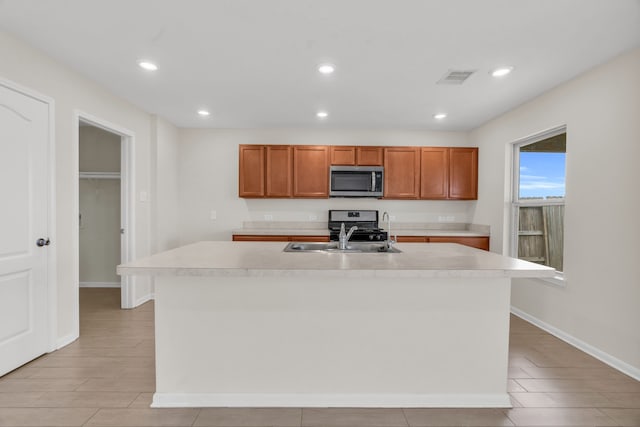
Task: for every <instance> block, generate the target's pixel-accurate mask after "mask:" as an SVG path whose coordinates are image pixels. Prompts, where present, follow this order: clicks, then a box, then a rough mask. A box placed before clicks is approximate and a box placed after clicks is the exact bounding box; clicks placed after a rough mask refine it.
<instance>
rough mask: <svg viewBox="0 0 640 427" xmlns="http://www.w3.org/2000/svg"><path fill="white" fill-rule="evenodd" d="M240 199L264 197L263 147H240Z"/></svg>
mask: <svg viewBox="0 0 640 427" xmlns="http://www.w3.org/2000/svg"><path fill="white" fill-rule="evenodd" d="M239 157H240V166H239V167H240V177H239V187H238V195H239V196H240V197H264V196H265V191H264V188H265V186H264V181H265V179H264V145H241V146H240V152H239Z"/></svg>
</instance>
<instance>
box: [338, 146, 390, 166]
mask: <svg viewBox="0 0 640 427" xmlns="http://www.w3.org/2000/svg"><path fill="white" fill-rule="evenodd" d="M383 160H384V159H383V155H382V147H368V146H364V147H361V146H358V147H354V146H349V145H344V146H342V145H332V146H331V164H332V165H337V166H382V164H383Z"/></svg>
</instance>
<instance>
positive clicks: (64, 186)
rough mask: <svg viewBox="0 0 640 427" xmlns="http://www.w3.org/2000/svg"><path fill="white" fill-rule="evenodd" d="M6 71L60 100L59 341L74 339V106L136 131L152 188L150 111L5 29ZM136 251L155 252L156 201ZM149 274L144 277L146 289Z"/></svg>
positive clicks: (139, 209)
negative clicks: (152, 237)
mask: <svg viewBox="0 0 640 427" xmlns="http://www.w3.org/2000/svg"><path fill="white" fill-rule="evenodd" d="M0 52H1V55H0V56H1V57H2V60H1V61H0V77H2V78H4V79H7V80H10V81H13V82H15V83H17V84H19V85H21V86H24V87H26V88H29V89H31V90H34V91H37V92H39V93H41V94H43V95H46V96H48V97H50V98H53V99H54V101H55V123H54V125H55V144H56V159H55V168H56V172H55V173H56V230H55V235H56V236H57V239H56V240H53V241H52V244H53V245H55V248H56V250H57V287H58V293H57V301H58V303H57V311H58V316H57V318H58V343H59V344H61V343H66V342H69V341H70V340H73V339H74V338H75V337H76V336H77V334H78V318H77V313H78V312H77V304H78V283H77V280H78V279H77V277H78V265H76V264H75V263H74V262H73V260H74V253H77V250H78V246H77V241H74V239H72V236H74V234H76V233H77V231H75V230H76V229H77V227H78V217H77V215H76V213H74V206H76V205H77V201H75V200H73V199H74V192H73V191H72V189H73V188H74V187H75V186H76V185H77V182H76V180H75V174H76V173H77V172H76V168H77V161H78V160H77V156H78V147H77V143H76V135H77V129H75V126H76V123H75V122H74V119H73V118H74V112H75V111H76V110H80V111H82V112H85V113H88V114H90V115H92V116H95V117H97V118H100V119H102V120H106V121H108V122H111V123H113V124H116V125H118V126H120V127H122V128H126V129H129V130H131V131H133V132H134V133H135V165H136V175H135V183H136V190H137V192H139V191H148V189H149V185H150V174H149V163H150V150H149V140H150V137H149V133H150V117H149V114H147V113H146V112H144V111H142V110H140V109H138V108H136V107H135V106H133V105H131V104H129V103H127V102H125V101H123V100H122V99H120V98H118V97H116V96H114V95H112V94H111V93H109V92H108V91H107V90H105V89H104V88H103V87H101V86H99V85H97V84H95V83H93V82H91V81H89V80H88V79H86V78H85V77H83V76H82V75H80V74H78V73H77V72H75V71H73V70H71V69H69V68H67V67H65V66H63V65H61V64H59V63H57V62H55V61H54V60H52V59H51V58H49V57H48V56H46V55H45V54H43V53H42V52H40V51H38V50H36V49H33V48H31V47H30V46H28V45H26V44H25V43H23V42H21V41H19V40H17V39H15V38H13V37H11V36H9V35H7V34H6V33H2V32H0ZM138 200H139V199H138ZM135 209H136V224H135V225H136V236H135V244H136V256H137V257H140V256H144V255H147V254H149V251H150V245H149V238H150V234H151V229H150V227H149V218H150V204H149V203H147V202H139V201H138V202H136V206H135ZM147 282H149V281H148V279H147V278H144V277H140V278H138V283H139V284H140V287H141V291H142V292H145V289H144V288H145V287H146V286H147V285H146V283H147Z"/></svg>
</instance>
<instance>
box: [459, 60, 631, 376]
mask: <svg viewBox="0 0 640 427" xmlns="http://www.w3.org/2000/svg"><path fill="white" fill-rule="evenodd" d="M561 124H566V125H567V177H566V188H567V189H566V212H565V259H564V268H565V277H566V279H567V284H566V287H564V288H562V287H557V286H554V285H550V284H545V283H542V282H539V281H534V280H529V281H518V282H516V283H514V287H513V296H512V304H513V306H515V307H516V308H518V309H520V310H522V311H524V312H525V313H527V314H529V315H532V316H534V317H536V318H538V319H540V320H542V321H544V322H546V323H548V324H550V325H552V326H554V327H556V328H559V329H560V330H562V331H564V332H565V333H567V334H570V335H572V336H573V337H575V338H577V339H579V340H582V341H584V342H586V343H588V344H590V345H591V346H593V347H595V348H597V349H599V350H601V351H604V352H605V353H607V354H609V355H611V356H613V357H614V358H617V359H619V360H621V361H622V362H624V363H627V364H628V365H631V366H632V367H634V368H635V370H636V372H637V373H638V374H640V333H639V332H638V326H639V325H640V309H639V308H638V305H639V303H640V282H639V281H640V262H638V261H639V260H640V246H639V245H638V240H639V238H640V221H639V220H638V212H639V211H640V191H639V189H638V185H639V184H638V183H640V167H638V163H639V161H640V49H636V50H634V51H632V52H630V53H627V54H625V55H623V56H621V57H619V58H616V59H615V60H613V61H611V62H609V63H607V64H604V65H602V66H600V67H597V68H595V69H593V70H591V71H589V72H587V73H585V74H583V75H581V76H579V77H578V78H576V79H574V80H572V81H569V82H567V83H565V84H563V85H561V86H558V87H556V88H555V89H553V90H551V91H549V92H548V93H546V94H544V95H542V96H540V97H539V98H537V99H535V100H533V101H531V102H528V103H526V104H524V105H522V106H521V107H519V108H516V109H515V110H512V111H510V112H509V113H507V114H505V115H503V116H502V117H500V118H498V119H495V120H493V121H491V122H489V123H487V124H485V125H484V126H482V127H480V128H479V129H477V130H475V131H474V132H472V133H471V135H470V138H471V142H472V143H474V144H477V145H479V147H480V160H479V170H480V186H479V200H478V202H477V205H476V209H475V216H474V218H473V220H474V222H477V223H482V224H490V225H491V230H492V240H491V246H492V250H493V251H496V252H503V253H508V247H507V245H506V244H503V243H504V242H506V241H507V234H506V233H505V234H504V239H501V234H502V230H505V229H506V230H508V228H507V227H508V224H509V216H508V215H507V214H506V209H505V206H506V203H505V201H508V200H509V199H508V197H509V196H508V195H509V193H508V191H507V190H508V188H509V185H510V171H509V169H508V165H509V164H510V162H511V158H510V156H509V155H508V153H509V152H510V143H511V142H513V141H515V140H516V139H519V138H522V137H525V136H527V135H531V134H534V133H538V132H540V131H542V130H545V129H549V128H552V127H554V126H557V125H561ZM503 190H504V191H503Z"/></svg>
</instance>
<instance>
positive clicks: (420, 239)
mask: <svg viewBox="0 0 640 427" xmlns="http://www.w3.org/2000/svg"><path fill="white" fill-rule="evenodd" d="M427 241H428V237H424V236H398V243H426V242H427Z"/></svg>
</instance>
